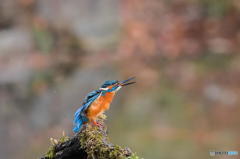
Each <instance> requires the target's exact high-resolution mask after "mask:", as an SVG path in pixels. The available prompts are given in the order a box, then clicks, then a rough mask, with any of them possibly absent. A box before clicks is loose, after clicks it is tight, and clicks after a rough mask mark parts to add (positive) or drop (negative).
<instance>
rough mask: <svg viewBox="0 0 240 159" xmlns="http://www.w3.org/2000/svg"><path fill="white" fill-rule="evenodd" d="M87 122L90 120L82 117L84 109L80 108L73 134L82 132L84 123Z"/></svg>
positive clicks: (76, 114)
mask: <svg viewBox="0 0 240 159" xmlns="http://www.w3.org/2000/svg"><path fill="white" fill-rule="evenodd" d="M87 121H88V119H87V118H86V117H85V116H83V115H82V107H81V108H79V109H78V110H77V111H76V113H75V115H74V123H73V124H74V127H73V132H75V133H78V132H79V131H80V130H81V128H82V125H83V123H85V122H87Z"/></svg>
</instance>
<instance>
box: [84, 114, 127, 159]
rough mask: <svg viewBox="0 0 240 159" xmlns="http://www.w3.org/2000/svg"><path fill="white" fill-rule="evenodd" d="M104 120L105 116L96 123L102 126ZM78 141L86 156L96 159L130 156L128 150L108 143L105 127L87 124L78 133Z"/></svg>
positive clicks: (115, 158) (118, 158)
mask: <svg viewBox="0 0 240 159" xmlns="http://www.w3.org/2000/svg"><path fill="white" fill-rule="evenodd" d="M104 119H105V116H104V117H102V118H101V119H100V120H99V121H98V122H99V123H101V124H102V125H103V124H104V123H103V121H104ZM79 139H80V143H81V148H82V149H84V150H85V151H86V152H87V154H88V156H97V158H98V159H105V158H110V159H125V158H126V157H127V156H129V155H131V152H130V151H129V150H128V149H124V148H121V147H120V146H118V145H113V144H111V143H110V142H109V138H108V137H107V134H106V127H105V126H103V127H101V128H99V127H96V126H92V125H91V124H88V125H86V127H85V129H83V130H82V131H81V133H79ZM92 158H94V157H92Z"/></svg>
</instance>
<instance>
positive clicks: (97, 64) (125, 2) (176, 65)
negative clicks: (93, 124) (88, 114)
mask: <svg viewBox="0 0 240 159" xmlns="http://www.w3.org/2000/svg"><path fill="white" fill-rule="evenodd" d="M239 51H240V1H239V0H148V1H145V0H121V1H119V0H68V1H66V0H1V3H0V141H1V144H0V158H1V159H15V158H18V159H32V158H40V157H41V156H42V155H43V154H44V153H45V152H46V151H47V150H48V147H49V145H50V142H49V138H50V137H54V138H58V137H60V136H61V135H62V131H65V133H66V134H67V135H68V136H73V132H72V120H73V114H74V112H75V111H76V109H77V108H78V107H79V106H80V105H81V103H82V99H83V98H84V96H85V95H86V94H87V93H88V92H90V91H91V90H94V89H97V88H99V87H100V85H101V84H102V83H103V82H104V81H105V80H113V79H119V80H123V79H126V78H128V77H131V76H136V77H137V83H136V84H135V85H131V86H129V87H126V88H124V89H122V90H121V91H120V92H119V93H118V95H117V96H116V98H115V100H114V102H113V104H112V106H111V109H110V110H109V111H108V112H107V116H108V120H107V124H108V129H109V136H110V138H111V141H112V142H113V143H116V144H118V145H121V146H129V147H130V148H131V149H132V150H133V151H136V152H137V154H138V155H139V156H141V157H143V158H145V159H160V158H164V159H175V158H178V159H186V158H195V159H202V158H209V151H210V150H239V146H240V135H239V134H240V127H239V125H240V118H239V114H240V107H239V104H240V87H239V83H240V54H239Z"/></svg>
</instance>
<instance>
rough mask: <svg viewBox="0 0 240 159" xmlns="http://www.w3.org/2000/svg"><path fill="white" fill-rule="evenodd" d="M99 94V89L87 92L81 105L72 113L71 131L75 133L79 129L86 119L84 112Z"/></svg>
mask: <svg viewBox="0 0 240 159" xmlns="http://www.w3.org/2000/svg"><path fill="white" fill-rule="evenodd" d="M100 94H101V91H100V90H94V91H92V92H90V93H88V94H87V96H86V97H85V99H84V101H83V104H82V106H81V107H80V108H78V110H77V111H76V113H75V115H74V127H73V131H74V132H75V133H78V132H79V131H80V130H81V128H82V125H83V123H85V122H87V121H88V118H87V117H86V114H85V112H86V110H87V109H88V108H89V106H90V105H91V104H92V102H93V101H95V100H96V99H97V98H98V97H99V95H100Z"/></svg>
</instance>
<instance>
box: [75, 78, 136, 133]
mask: <svg viewBox="0 0 240 159" xmlns="http://www.w3.org/2000/svg"><path fill="white" fill-rule="evenodd" d="M133 79H135V77H131V78H129V79H127V80H124V81H117V80H108V81H105V82H104V83H103V84H102V86H101V87H100V88H99V89H97V90H94V91H92V92H90V93H88V94H87V96H86V97H85V98H84V100H83V103H82V106H81V107H80V108H78V109H77V111H76V112H75V115H74V122H73V123H74V127H73V132H75V133H78V132H79V131H80V130H81V128H82V126H83V124H86V123H89V122H90V123H92V124H93V125H96V126H101V124H100V123H98V122H97V121H96V120H97V117H98V116H99V115H101V114H102V113H104V112H105V111H106V110H108V109H109V107H110V104H111V102H112V100H113V98H114V96H115V94H116V92H117V91H119V90H120V89H121V88H122V87H123V86H127V85H130V84H133V83H136V82H134V81H132V80H133ZM131 81H132V82H131Z"/></svg>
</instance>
